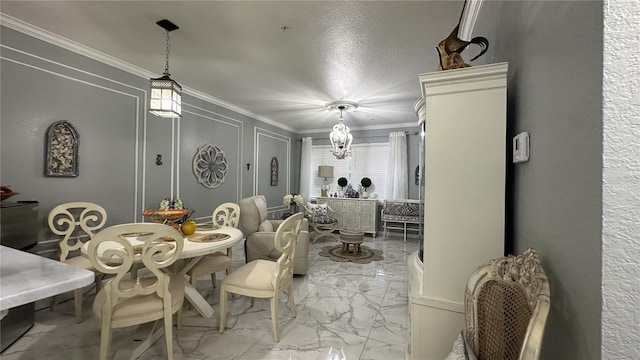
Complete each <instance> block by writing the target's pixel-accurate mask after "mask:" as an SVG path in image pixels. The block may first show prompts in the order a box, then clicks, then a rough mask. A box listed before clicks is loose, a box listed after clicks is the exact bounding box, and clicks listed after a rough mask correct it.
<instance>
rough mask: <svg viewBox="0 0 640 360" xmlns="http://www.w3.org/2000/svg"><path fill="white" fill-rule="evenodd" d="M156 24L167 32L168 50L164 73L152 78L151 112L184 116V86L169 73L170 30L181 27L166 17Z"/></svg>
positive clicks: (165, 115) (159, 114) (169, 115)
mask: <svg viewBox="0 0 640 360" xmlns="http://www.w3.org/2000/svg"><path fill="white" fill-rule="evenodd" d="M156 24H158V26H160V27H161V28H163V29H165V30H166V32H167V50H166V63H165V67H164V73H163V74H162V76H161V77H159V78H152V79H151V96H150V99H149V112H150V113H152V114H154V115H157V116H160V117H166V118H176V117H181V116H182V87H181V86H180V85H178V83H177V82H175V81H174V80H172V79H171V77H170V74H169V50H170V48H171V46H170V45H169V32H171V31H173V30H177V29H179V27H178V26H177V25H175V24H174V23H172V22H171V21H169V20H167V19H164V20H160V21H158V22H157V23H156Z"/></svg>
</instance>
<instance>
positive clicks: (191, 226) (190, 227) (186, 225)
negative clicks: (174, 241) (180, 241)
mask: <svg viewBox="0 0 640 360" xmlns="http://www.w3.org/2000/svg"><path fill="white" fill-rule="evenodd" d="M197 228H198V225H197V224H196V222H195V221H193V220H187V221H185V222H183V223H182V227H181V229H182V233H183V234H184V235H191V234H193V233H195V232H196V229H197Z"/></svg>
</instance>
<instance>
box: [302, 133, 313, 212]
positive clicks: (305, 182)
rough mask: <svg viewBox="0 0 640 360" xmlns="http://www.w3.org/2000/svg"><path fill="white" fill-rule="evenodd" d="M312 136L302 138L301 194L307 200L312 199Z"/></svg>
mask: <svg viewBox="0 0 640 360" xmlns="http://www.w3.org/2000/svg"><path fill="white" fill-rule="evenodd" d="M311 142H312V140H311V138H310V137H305V138H302V152H301V154H300V195H302V198H303V199H304V201H305V202H308V201H309V200H310V199H311V184H312V181H313V170H312V167H311Z"/></svg>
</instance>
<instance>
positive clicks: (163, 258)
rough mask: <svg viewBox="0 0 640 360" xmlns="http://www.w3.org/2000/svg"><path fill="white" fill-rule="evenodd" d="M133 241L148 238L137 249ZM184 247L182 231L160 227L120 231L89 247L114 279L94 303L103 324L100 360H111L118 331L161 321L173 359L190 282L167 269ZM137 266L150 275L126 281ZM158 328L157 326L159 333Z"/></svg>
mask: <svg viewBox="0 0 640 360" xmlns="http://www.w3.org/2000/svg"><path fill="white" fill-rule="evenodd" d="M127 235H129V236H139V238H144V244H140V245H136V246H134V245H131V242H130V241H129V240H127V238H126V237H127ZM183 247H184V240H183V238H182V234H181V233H180V232H179V231H177V230H176V229H174V228H172V227H170V226H166V225H162V224H154V223H134V224H122V225H114V226H111V227H108V228H106V229H104V230H102V231H101V232H100V233H98V234H96V236H95V237H94V238H93V239H92V240H91V241H90V242H89V246H88V255H89V259H90V260H91V263H92V264H93V266H94V267H95V268H96V269H98V270H99V271H101V272H103V273H106V274H113V275H114V277H113V278H112V279H111V280H109V281H108V282H106V283H105V285H104V287H103V288H102V290H100V292H99V293H98V294H97V295H96V298H95V300H94V302H93V316H94V317H95V318H96V319H97V321H98V323H99V324H100V360H106V359H107V358H108V355H109V346H110V343H111V333H112V329H114V328H122V327H127V326H132V325H137V324H142V323H147V322H150V321H155V320H160V319H164V335H165V343H166V347H167V359H169V360H171V359H173V336H172V317H173V314H175V313H176V312H178V319H180V315H181V314H180V313H179V312H180V311H181V309H182V304H183V302H184V286H185V279H184V276H182V275H180V274H176V275H173V276H172V275H170V274H168V273H166V272H164V271H163V270H162V269H165V268H167V267H168V266H170V265H171V264H173V263H174V262H175V261H176V260H177V259H178V257H180V254H181V253H182V249H183ZM134 263H142V264H143V265H144V267H145V268H146V271H145V273H148V274H149V275H148V276H145V277H139V278H137V279H135V280H133V279H130V278H128V277H127V279H126V280H125V275H126V274H127V273H128V272H129V271H130V270H131V267H132V266H133V264H134ZM178 321H179V320H178ZM158 324H159V322H156V323H155V324H154V326H153V328H154V330H155V329H156V325H158ZM179 325H180V323H179V322H178V326H179Z"/></svg>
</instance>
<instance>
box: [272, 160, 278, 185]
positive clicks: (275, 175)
mask: <svg viewBox="0 0 640 360" xmlns="http://www.w3.org/2000/svg"><path fill="white" fill-rule="evenodd" d="M277 185H278V158H276V157H275V156H274V157H273V158H272V159H271V186H277Z"/></svg>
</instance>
